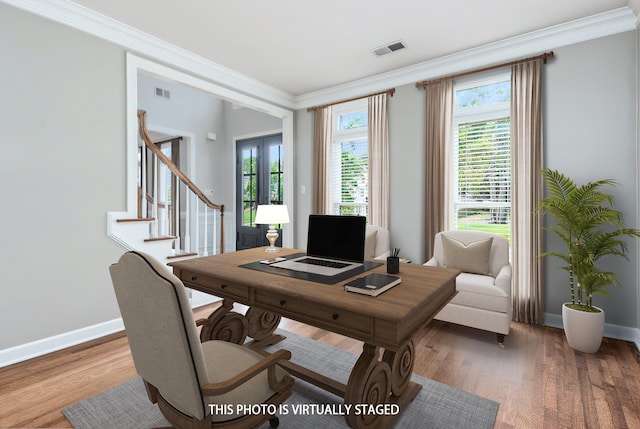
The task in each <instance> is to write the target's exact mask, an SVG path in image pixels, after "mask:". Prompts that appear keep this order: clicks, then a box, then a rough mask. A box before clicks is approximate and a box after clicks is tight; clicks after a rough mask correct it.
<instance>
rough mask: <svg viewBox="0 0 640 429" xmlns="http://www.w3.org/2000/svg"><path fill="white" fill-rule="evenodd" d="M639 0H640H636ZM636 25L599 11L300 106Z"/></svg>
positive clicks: (619, 14)
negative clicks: (595, 13)
mask: <svg viewBox="0 0 640 429" xmlns="http://www.w3.org/2000/svg"><path fill="white" fill-rule="evenodd" d="M633 1H636V2H638V3H640V0H633ZM635 29H636V17H635V15H634V14H633V12H632V11H631V9H630V8H628V7H622V8H618V9H614V10H611V11H609V12H604V13H600V14H597V15H593V16H590V17H587V18H582V19H578V20H575V21H570V22H566V23H563V24H559V25H555V26H552V27H547V28H544V29H541V30H537V31H533V32H530V33H526V34H522V35H519V36H515V37H511V38H509V39H504V40H500V41H498V42H495V43H490V44H487V45H483V46H479V47H476V48H472V49H468V50H465V51H461V52H457V53H454V54H451V55H446V56H443V57H439V58H435V59H433V60H429V61H425V62H422V63H418V64H415V65H412V66H408V67H404V68H401V69H397V70H393V71H391V72H388V73H382V74H379V75H376V76H372V77H370V78H366V79H361V80H357V81H353V82H350V83H345V84H342V85H337V86H334V87H331V88H326V89H323V90H320V91H315V92H311V93H308V94H304V95H300V96H298V97H297V98H296V101H297V108H299V109H302V108H307V107H311V106H317V105H322V104H328V103H331V102H334V101H336V100H340V99H347V98H352V97H358V96H361V95H363V94H369V93H373V92H378V91H382V90H385V89H388V88H391V87H395V86H402V85H407V84H411V83H415V82H419V81H423V80H429V79H433V78H437V77H440V76H446V75H449V74H454V73H459V72H462V71H466V70H473V69H477V68H482V67H486V66H489V65H491V64H500V63H502V62H508V61H512V60H514V59H517V58H523V57H528V56H531V55H536V54H539V53H541V52H544V51H549V50H552V49H556V48H559V47H562V46H568V45H572V44H575V43H580V42H585V41H588V40H592V39H597V38H600V37H605V36H609V35H613V34H617V33H622V32H625V31H631V30H635Z"/></svg>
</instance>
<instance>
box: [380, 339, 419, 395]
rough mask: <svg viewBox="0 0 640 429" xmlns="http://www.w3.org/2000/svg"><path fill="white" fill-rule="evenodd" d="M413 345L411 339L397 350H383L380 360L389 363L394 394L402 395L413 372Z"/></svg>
mask: <svg viewBox="0 0 640 429" xmlns="http://www.w3.org/2000/svg"><path fill="white" fill-rule="evenodd" d="M414 358H415V346H414V344H413V340H409V341H408V342H406V343H405V344H404V345H403V346H402V347H401V348H400V350H399V351H398V352H394V351H392V350H385V351H384V355H383V356H382V360H383V361H384V362H387V363H388V364H389V367H390V368H391V380H392V383H391V391H392V393H393V395H394V396H402V395H403V394H404V393H405V391H406V390H407V387H408V386H409V382H410V381H411V374H413V364H414V362H415V360H414Z"/></svg>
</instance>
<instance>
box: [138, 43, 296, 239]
mask: <svg viewBox="0 0 640 429" xmlns="http://www.w3.org/2000/svg"><path fill="white" fill-rule="evenodd" d="M126 59H127V61H126V63H127V64H126V68H127V73H126V75H127V95H126V102H127V133H126V135H127V211H128V212H129V213H130V215H133V216H135V214H134V213H135V211H136V210H137V201H136V198H137V189H136V183H137V178H136V169H137V150H138V149H137V146H138V116H137V111H138V107H137V106H138V90H137V76H138V72H146V73H151V74H154V75H156V76H160V77H162V78H165V79H169V80H172V81H174V82H177V83H179V84H183V85H186V86H190V87H192V88H195V89H198V90H201V91H204V92H207V93H209V94H211V95H213V96H215V97H218V98H220V99H222V100H225V101H228V102H230V103H235V104H239V105H242V106H246V107H248V108H250V109H253V110H257V111H259V112H262V113H266V114H268V115H271V116H274V117H277V118H280V119H281V120H282V130H279V131H277V132H282V145H283V152H284V172H285V174H286V177H291V178H292V179H291V180H285V183H284V201H285V204H287V206H288V209H289V216H291V217H292V218H295V214H294V213H293V195H294V186H293V177H294V168H293V112H292V111H291V110H287V109H284V108H282V107H279V106H276V105H273V104H270V103H268V102H265V101H262V100H258V99H256V98H254V97H251V96H248V95H244V94H241V93H239V92H236V91H234V90H232V89H228V88H224V87H222V86H220V85H217V84H215V83H212V82H209V81H206V80H203V79H201V78H199V77H197V76H193V75H190V74H187V73H184V72H181V71H179V70H176V69H173V68H170V67H167V66H164V65H161V64H158V63H155V62H153V61H150V60H147V59H144V58H141V57H138V56H137V55H135V54H133V53H130V52H128V53H127V56H126ZM261 134H262V135H264V133H261ZM234 153H235V152H234ZM234 157H235V155H234ZM234 165H235V163H234ZM191 174H193V172H192V173H191ZM234 177H235V176H234ZM234 201H235V200H234ZM234 204H235V203H234ZM293 234H294V230H293V228H291V229H290V230H289V232H288V234H287V235H286V240H285V242H284V243H283V244H284V245H285V246H286V247H293V243H294V237H293Z"/></svg>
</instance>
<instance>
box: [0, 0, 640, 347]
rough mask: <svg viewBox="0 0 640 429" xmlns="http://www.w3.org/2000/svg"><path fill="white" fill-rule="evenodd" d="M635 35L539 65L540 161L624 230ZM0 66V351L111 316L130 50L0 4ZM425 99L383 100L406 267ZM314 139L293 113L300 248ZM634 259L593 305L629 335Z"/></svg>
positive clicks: (398, 240) (629, 193)
mask: <svg viewBox="0 0 640 429" xmlns="http://www.w3.org/2000/svg"><path fill="white" fill-rule="evenodd" d="M635 33H636V32H628V33H624V34H620V35H616V36H610V37H606V38H603V39H599V40H594V41H591V42H586V43H582V44H579V45H574V46H569V47H565V48H561V49H556V52H557V53H558V56H557V58H556V59H555V60H554V61H553V62H552V63H551V64H549V65H548V66H546V67H545V78H546V82H547V83H546V93H545V96H546V102H545V111H546V116H545V121H546V124H545V130H546V131H545V145H546V146H545V148H546V149H545V150H546V155H545V159H546V162H547V165H548V166H551V167H553V168H559V169H562V170H563V171H565V172H567V173H569V174H572V175H575V176H576V177H577V178H578V179H581V180H583V179H584V180H590V179H595V178H601V177H605V176H606V177H612V178H614V179H616V180H618V182H619V183H620V186H619V187H618V188H617V189H616V191H615V192H616V195H617V196H618V202H619V204H620V208H621V209H622V210H623V211H624V213H625V217H626V219H627V222H628V223H629V225H631V226H636V225H635V224H636V222H637V219H638V213H637V205H638V201H637V199H638V196H637V189H636V181H637V167H636V161H635V160H636V145H635V141H636V120H637V115H636V114H635V113H634V112H635V109H636V102H635V94H636V92H637V88H636V86H637V80H636V75H635V70H636V54H637V48H636V41H637V35H636V34H635ZM0 56H1V58H2V61H3V65H2V67H0V94H2V95H1V97H0V127H1V129H2V131H3V137H4V138H3V139H2V142H1V143H0V144H1V145H2V153H3V155H4V157H3V164H2V167H1V168H0V179H2V180H3V183H4V185H5V186H4V188H3V189H4V192H5V195H4V196H3V201H4V202H5V203H4V204H3V205H2V206H1V208H2V210H0V236H1V237H2V244H1V245H0V269H1V272H2V276H3V278H2V287H1V289H0V291H1V292H0V326H2V328H1V331H0V349H4V348H8V347H12V346H16V345H20V344H25V343H27V342H30V341H34V340H38V339H42V338H47V337H50V336H54V335H56V334H61V333H65V332H69V331H72V330H75V329H80V328H84V327H87V326H91V325H94V324H98V323H101V322H105V321H109V320H112V319H115V318H118V317H119V311H118V309H117V305H116V302H115V298H114V295H113V292H112V288H111V282H110V279H109V275H108V271H107V268H108V266H109V265H110V264H111V263H113V262H115V261H116V260H117V258H118V257H119V255H120V254H121V253H122V251H123V249H122V248H121V247H120V246H118V245H117V244H116V243H115V242H113V241H112V240H110V239H109V238H108V237H107V235H106V213H107V212H108V211H118V210H124V209H125V208H126V207H125V205H126V195H125V183H124V181H125V173H126V172H125V170H124V169H125V64H124V58H125V54H124V50H123V49H122V48H120V47H118V46H116V45H114V44H111V43H107V42H105V41H103V40H101V39H98V38H95V37H92V36H88V35H86V34H84V33H81V32H79V31H76V30H72V29H69V28H67V27H65V26H62V25H59V24H56V23H54V22H52V21H49V20H45V19H42V18H39V17H37V16H35V15H32V14H28V13H24V12H21V11H19V10H17V9H15V8H12V7H10V6H7V5H5V4H1V3H0ZM423 98H424V93H423V92H422V91H420V90H418V89H416V88H415V87H414V86H413V85H412V84H410V85H405V86H402V87H399V88H397V91H396V94H395V96H394V97H393V98H391V101H390V118H391V122H390V133H391V142H390V144H391V203H392V211H391V233H392V246H399V247H402V248H403V252H402V253H403V256H406V257H410V258H412V259H413V260H414V261H415V262H423V261H424V260H425V259H426V256H425V255H424V254H423V250H422V249H423V244H424V243H423V240H422V238H421V237H422V233H423V227H422V222H423V221H422V219H423V218H424V208H423V206H424V201H423V196H422V194H423V193H424V192H423V186H424V185H423V184H422V181H423V176H424V160H423V159H424V150H423V144H422V141H423V135H424V130H423V127H424V125H423V123H424V122H423V114H424V106H423V104H424V99H423ZM226 120H227V121H228V122H229V123H228V126H229V129H228V130H227V131H226V132H225V135H224V138H225V142H224V147H225V148H226V150H227V152H226V153H225V154H224V155H222V156H218V155H217V156H216V158H217V159H221V160H222V161H221V162H222V164H221V165H220V166H219V167H218V166H216V168H215V171H217V172H219V174H220V176H219V177H218V176H215V174H217V173H214V176H215V177H214V178H213V179H212V180H213V182H214V183H215V182H218V181H221V180H233V178H232V175H231V171H232V166H231V165H230V164H229V160H232V159H233V154H232V150H231V149H230V148H229V147H228V146H227V145H228V144H229V142H230V139H231V138H232V137H233V136H234V135H236V134H235V133H238V134H240V135H243V134H247V133H251V132H254V131H255V130H248V129H244V130H238V129H236V125H234V124H235V122H234V121H235V119H233V120H232V119H231V118H226ZM244 120H247V121H249V120H253V119H247V118H245V119H244ZM238 121H239V122H241V120H238ZM239 122H238V124H239ZM266 127H267V128H268V129H271V128H273V126H272V125H271V124H268V125H266ZM232 129H233V130H232ZM213 131H216V130H213ZM216 132H218V131H216ZM312 133H313V131H312V117H311V114H310V113H308V112H306V110H300V111H298V112H296V115H295V129H294V136H295V140H294V145H295V152H294V156H295V162H296V165H295V185H296V189H295V195H296V200H295V202H294V204H295V209H296V219H294V228H295V232H296V243H295V244H296V246H298V247H303V246H304V244H305V241H306V239H305V236H306V218H307V215H308V214H309V213H310V211H311V192H312V175H311V174H312V173H311V171H312V170H311V141H312ZM217 144H218V142H216V143H215V145H217ZM199 169H200V170H202V169H201V168H200V167H199ZM302 186H304V187H305V188H306V193H304V194H303V193H302V192H301V190H302ZM227 198H228V197H223V199H224V200H225V201H226V199H227ZM7 202H11V206H10V207H8V203H7ZM225 204H227V203H226V202H225ZM548 245H549V247H550V248H553V246H554V243H553V242H552V241H551V240H549V241H548ZM630 256H631V258H632V262H629V263H626V262H621V261H617V262H616V263H615V264H612V267H613V269H616V271H618V272H619V273H620V275H621V279H622V280H623V282H624V284H625V286H624V287H623V288H621V289H617V290H614V291H613V298H612V299H606V298H602V299H600V298H599V299H598V300H597V301H596V303H597V304H598V305H602V306H603V307H604V308H605V310H607V321H608V322H609V323H614V324H619V325H622V326H630V327H638V326H640V322H639V321H638V317H637V312H638V304H637V303H638V286H637V282H636V279H637V268H636V266H635V265H636V262H637V261H638V255H637V245H636V244H634V245H633V246H632V254H631V255H630ZM548 265H550V264H548ZM559 276H560V273H558V272H556V271H555V270H554V269H553V267H548V269H547V273H546V276H545V280H546V284H547V285H548V286H547V289H546V291H547V312H551V313H556V314H557V313H559V311H560V310H559V308H560V303H561V302H562V301H563V300H565V299H566V297H565V296H564V294H565V293H564V292H563V291H562V290H558V289H554V288H553V287H552V286H550V284H551V283H553V282H554V281H555V280H556V279H558V278H559ZM560 280H561V279H560Z"/></svg>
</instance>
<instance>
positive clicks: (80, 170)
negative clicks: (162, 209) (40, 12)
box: [0, 3, 125, 350]
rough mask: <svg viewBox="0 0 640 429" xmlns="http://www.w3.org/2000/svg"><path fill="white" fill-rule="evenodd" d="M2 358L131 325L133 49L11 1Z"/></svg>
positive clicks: (3, 109)
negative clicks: (129, 56)
mask: <svg viewBox="0 0 640 429" xmlns="http://www.w3.org/2000/svg"><path fill="white" fill-rule="evenodd" d="M0 29H1V30H0V32H1V33H2V34H1V35H0V58H2V66H1V67H0V94H2V95H1V96H0V129H1V130H2V137H3V138H2V139H1V140H0V147H1V153H2V160H1V161H0V162H1V163H2V167H0V180H1V181H2V183H3V187H2V189H3V196H2V201H3V202H2V203H0V206H1V209H0V237H2V240H1V242H0V272H2V282H1V285H0V350H2V349H5V348H9V347H12V346H16V345H19V344H23V343H26V342H30V341H33V340H37V339H42V338H46V337H50V336H53V335H57V334H61V333H64V332H68V331H72V330H74V329H79V328H83V327H86V326H90V325H93V324H96V323H100V322H104V321H106V320H111V319H115V318H118V317H119V311H118V308H117V305H116V301H115V297H114V295H113V290H112V287H111V281H110V278H109V272H108V267H109V265H110V264H112V263H113V262H115V261H116V260H117V258H118V257H119V255H120V254H121V250H122V249H121V248H120V247H119V246H118V245H117V244H116V243H115V242H113V241H112V240H111V239H109V238H108V237H107V235H106V213H107V211H109V210H123V209H124V208H125V192H124V191H125V183H124V179H125V171H124V166H125V162H124V161H125V124H124V121H125V117H124V106H125V81H124V80H125V75H124V51H123V50H122V49H120V48H119V47H117V46H115V45H113V44H110V43H106V42H104V41H102V40H99V39H97V38H94V37H91V36H88V35H85V34H82V33H79V32H78V31H75V30H71V29H68V28H66V27H63V26H61V25H58V24H55V23H53V22H51V21H47V20H44V19H41V18H38V17H36V16H35V15H31V14H27V13H24V12H21V11H18V10H16V9H14V8H12V7H9V6H6V5H5V4H1V3H0Z"/></svg>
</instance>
